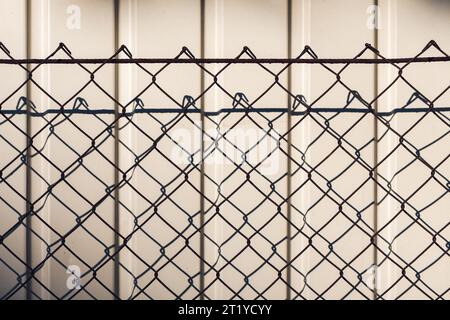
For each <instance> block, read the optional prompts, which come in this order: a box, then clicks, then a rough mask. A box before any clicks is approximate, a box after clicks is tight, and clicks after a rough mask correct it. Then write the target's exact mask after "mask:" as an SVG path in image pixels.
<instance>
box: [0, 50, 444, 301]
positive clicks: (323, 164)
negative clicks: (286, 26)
mask: <svg viewBox="0 0 450 320" xmlns="http://www.w3.org/2000/svg"><path fill="white" fill-rule="evenodd" d="M1 50H2V52H3V54H4V55H5V58H4V59H1V63H0V65H1V66H3V67H5V66H9V67H10V68H13V69H12V70H15V71H16V72H17V73H23V74H24V75H25V76H24V80H22V81H21V82H20V83H19V85H18V86H16V87H13V84H12V85H11V84H9V85H8V82H9V80H8V79H4V80H3V83H6V85H4V86H3V91H2V97H1V100H2V102H1V104H0V108H1V109H0V114H1V120H0V140H1V143H2V146H1V148H2V152H1V161H0V165H1V168H0V188H1V193H0V202H1V212H0V215H1V229H0V249H1V251H0V264H1V265H2V266H1V269H0V270H1V273H2V274H1V278H2V282H3V284H2V291H1V292H0V293H1V294H2V298H3V299H11V298H17V297H22V296H20V295H21V294H26V297H28V298H31V299H44V298H61V299H71V298H80V297H84V298H121V299H124V298H126V299H135V298H149V299H154V298H169V299H199V298H200V299H212V298H214V297H217V296H220V297H223V298H226V299H236V298H237V299H240V298H241V299H249V298H250V299H254V298H256V299H266V298H279V299H285V298H288V299H326V298H330V297H332V298H355V297H356V298H363V299H373V298H375V299H387V298H402V297H407V296H408V294H409V293H410V292H412V291H414V292H418V293H420V294H421V296H422V297H424V298H429V299H445V298H448V297H449V291H450V278H449V275H448V269H449V268H448V267H449V266H450V257H449V249H450V240H449V236H450V227H449V224H450V216H449V214H450V212H449V190H450V182H449V168H450V166H449V165H450V163H449V152H448V150H449V133H450V130H449V129H450V119H449V112H450V106H449V105H446V103H448V102H449V99H448V98H449V96H448V95H449V85H448V84H444V86H443V90H440V92H439V94H437V95H435V96H434V97H430V96H427V94H426V93H424V92H422V91H421V90H420V88H419V87H417V86H415V85H414V84H413V83H412V80H408V79H407V72H408V70H409V69H410V68H412V66H413V65H417V64H419V62H420V65H422V67H423V68H427V67H428V66H429V65H430V64H428V63H427V64H425V63H426V62H430V63H431V62H433V61H434V62H437V61H440V62H439V63H441V64H444V66H445V67H447V66H448V64H449V63H450V62H449V60H450V59H449V56H448V55H447V54H446V53H445V52H443V51H442V50H441V49H440V48H439V46H438V45H437V44H436V43H435V42H433V41H432V42H430V43H429V44H428V45H427V46H426V47H425V48H424V49H423V50H422V51H421V52H420V53H419V54H418V55H416V56H415V57H412V58H407V59H397V60H396V59H387V58H385V57H383V56H382V55H381V54H380V53H379V52H378V51H377V50H376V49H374V48H373V47H371V46H370V45H366V47H365V48H364V49H363V50H362V51H361V52H360V53H358V55H356V56H355V57H354V58H352V59H319V58H318V56H317V55H316V54H315V53H314V52H313V50H312V49H311V48H309V47H306V48H305V49H304V50H303V51H302V52H301V54H300V55H299V56H298V57H296V58H295V59H258V58H257V57H256V56H255V55H254V53H252V52H251V51H250V49H248V48H244V49H243V51H242V52H241V53H240V54H239V55H238V56H237V57H235V58H233V59H216V60H215V59H197V58H195V57H194V56H193V54H192V53H191V52H190V51H189V50H188V49H187V48H183V50H182V51H181V52H180V54H178V55H177V56H176V57H175V58H172V59H133V57H132V56H131V53H130V52H129V51H128V49H127V48H126V47H124V46H123V47H121V48H120V49H119V50H118V52H116V53H115V54H114V55H113V56H112V57H110V58H109V59H103V60H102V59H90V60H88V59H76V58H74V57H73V56H72V54H71V52H70V51H69V50H68V49H67V48H66V46H65V45H63V44H61V45H60V46H59V47H58V48H57V49H56V50H55V51H54V52H53V53H52V54H51V55H50V56H49V57H47V58H46V59H42V60H39V59H34V60H16V59H14V58H13V57H12V55H11V54H10V52H9V51H8V50H7V49H6V47H5V46H3V45H1ZM430 50H434V51H438V52H439V56H438V57H432V58H429V57H425V55H426V53H427V52H429V51H430ZM61 54H63V55H64V57H63V59H58V58H57V55H61ZM367 54H370V55H372V57H371V58H370V59H364V58H363V56H364V55H367ZM120 55H124V56H125V58H123V59H119V56H120ZM373 56H374V57H375V58H374V57H373ZM434 62H433V63H434ZM27 64H28V65H27ZM60 64H62V65H64V66H65V67H68V66H69V67H70V68H72V70H75V69H76V71H67V70H68V69H64V70H65V71H64V72H65V76H62V77H61V79H67V84H66V83H61V84H59V85H60V88H63V89H61V90H65V93H68V95H67V96H68V98H65V99H62V98H60V97H59V96H58V94H59V93H58V92H55V90H50V89H49V88H48V87H47V86H46V85H45V84H42V81H41V80H42V77H41V74H40V72H41V71H42V70H43V69H44V68H50V65H51V66H52V68H53V67H56V65H60ZM242 64H249V65H252V67H254V68H257V70H258V71H257V72H259V73H260V74H262V75H264V76H265V77H267V78H268V79H269V80H268V82H267V83H266V84H267V86H265V87H264V88H256V89H258V90H256V91H258V92H259V94H255V95H254V97H252V99H249V98H248V96H249V95H248V94H247V93H245V91H244V89H242V90H240V92H236V91H232V90H231V89H227V83H229V82H231V81H229V80H228V82H227V81H225V78H224V77H222V76H223V75H224V74H225V73H226V72H227V70H230V69H232V68H233V67H235V66H236V65H242ZM301 64H303V65H315V66H317V68H318V69H320V70H321V72H324V73H326V74H327V75H328V76H329V77H330V79H331V81H330V83H329V84H328V83H327V86H326V87H325V88H324V89H323V90H322V91H321V93H320V94H319V95H318V96H317V97H316V98H315V99H311V100H310V101H307V99H306V98H305V96H303V95H301V94H297V93H295V92H294V90H293V84H292V77H293V73H292V72H293V71H292V68H293V67H294V66H297V65H301ZM358 64H366V65H368V66H370V67H373V68H374V69H376V68H377V67H376V66H380V65H386V66H388V67H389V68H391V69H392V70H394V76H393V78H392V81H390V82H389V83H388V84H387V85H386V86H381V87H380V88H378V90H377V91H376V93H375V94H373V96H372V97H367V96H365V95H364V94H362V93H360V92H359V91H358V87H355V86H354V85H353V84H352V85H349V84H348V83H347V82H346V70H348V69H349V68H352V67H355V65H358ZM92 65H93V66H94V67H93V68H91V66H92ZM174 65H180V66H188V67H189V68H192V69H193V70H195V72H197V73H196V74H199V75H201V78H195V79H200V81H198V83H199V88H198V90H196V92H192V93H184V92H183V94H181V95H180V93H179V92H182V91H183V88H182V86H183V85H185V84H186V83H192V82H193V81H197V80H192V79H189V77H190V75H183V74H182V73H183V72H186V73H189V72H190V71H187V70H186V69H177V70H178V71H177V72H178V73H180V80H179V81H180V83H179V84H178V83H177V81H175V80H174V78H173V77H172V78H170V81H171V83H172V87H177V88H178V89H180V90H179V91H177V94H174V93H173V92H171V91H170V90H168V89H167V88H165V87H164V84H161V83H164V80H163V79H164V76H165V74H166V73H170V72H173V70H171V69H170V68H171V67H172V66H174ZM332 65H337V66H338V68H333V67H332ZM122 66H133V68H135V71H134V72H136V74H139V76H141V75H143V77H144V78H143V79H144V80H142V81H141V83H144V85H143V86H142V88H139V90H137V91H138V93H133V94H132V96H130V97H128V99H126V100H127V102H126V103H123V102H121V99H120V98H119V96H120V94H121V93H120V92H119V91H117V87H118V84H119V83H118V82H117V83H113V84H112V85H111V82H108V83H107V84H105V82H104V81H105V79H106V81H110V80H111V78H114V77H117V76H118V74H120V75H122V70H121V69H120V68H121V67H122ZM111 68H116V69H111ZM45 70H50V69H45ZM104 70H108V71H107V72H106V73H102V72H103V71H104ZM124 70H125V69H124ZM180 70H181V71H180ZM45 72H48V71H44V73H45ZM70 72H81V73H83V74H85V75H86V77H87V80H86V81H85V82H83V83H82V84H79V85H78V86H77V87H74V84H73V83H72V82H71V80H70ZM123 72H127V71H123ZM255 76H256V77H258V75H257V74H255ZM183 77H187V78H188V79H187V80H186V82H183V79H182V78H183ZM234 80H235V79H234ZM359 81H360V82H361V83H362V82H364V81H367V79H363V78H360V79H359ZM428 81H431V79H428ZM11 82H12V80H11ZM399 84H401V85H403V86H405V87H406V88H407V89H408V92H410V93H411V94H410V97H411V98H410V99H409V100H408V101H407V102H406V103H405V104H404V105H402V106H397V107H395V106H389V108H388V109H382V108H381V107H380V105H379V104H380V101H381V100H382V99H383V98H384V97H385V96H387V95H388V94H389V92H390V91H391V90H393V88H394V87H395V86H396V85H399ZM114 86H115V88H116V89H114ZM180 87H181V88H180ZM337 87H339V88H340V89H341V90H344V91H345V93H346V100H345V101H343V102H342V104H341V105H338V106H336V105H335V106H321V105H320V104H321V103H322V101H324V99H325V98H326V97H328V96H330V95H332V94H333V90H334V88H337ZM8 88H12V89H11V90H9V91H8V92H7V94H5V91H7V90H8ZM89 89H93V90H94V91H93V92H95V95H102V96H103V99H104V100H105V101H109V107H108V108H104V107H105V106H97V105H96V106H93V105H92V103H91V102H90V101H89V99H84V98H82V96H83V94H85V92H86V91H87V90H89ZM275 89H276V90H278V92H280V93H281V94H279V95H278V96H276V97H278V98H276V99H277V100H276V101H277V104H276V105H273V106H261V103H263V102H261V101H264V98H265V97H266V96H268V95H270V94H271V93H272V91H273V90H275ZM33 90H34V91H33ZM24 91H25V93H24ZM211 92H216V94H217V92H218V93H219V94H220V95H221V97H222V102H223V103H224V106H223V108H222V106H217V105H214V108H209V109H208V108H207V107H206V104H207V102H208V101H216V100H208V99H209V98H208V97H207V94H208V93H211ZM149 93H152V94H154V95H159V97H160V98H161V97H163V98H166V99H167V101H168V102H169V103H168V104H170V105H171V106H169V107H166V106H158V105H156V106H153V105H152V100H151V99H152V98H151V95H150V96H149V97H150V98H147V99H146V98H145V95H146V94H149ZM244 93H245V94H244ZM17 96H19V98H17ZM33 97H35V99H34V98H33ZM122 100H123V99H122ZM272 101H273V100H272ZM13 103H14V104H15V106H14V107H11V105H12V104H13ZM149 105H150V107H149ZM172 106H173V107H172ZM399 123H400V124H401V125H399ZM243 128H244V129H249V128H250V129H253V130H256V132H258V133H261V134H260V135H257V136H256V138H255V139H254V140H252V141H251V142H250V143H246V144H245V145H241V144H238V143H236V140H235V138H236V137H233V138H231V137H230V136H232V135H233V134H235V133H236V132H240V131H239V130H240V129H243ZM419 128H420V130H421V131H420V132H422V133H423V132H429V133H430V134H429V135H426V136H425V137H424V136H423V134H422V133H420V134H418V133H417V132H418V130H419ZM178 129H182V131H178V133H177V132H176V130H178ZM183 130H184V131H183ZM180 132H181V133H180ZM185 133H186V134H191V135H192V136H193V137H198V138H199V139H200V143H199V144H194V147H191V148H189V147H187V146H186V145H185V144H183V143H181V142H180V141H179V139H180V136H181V137H183V136H184V134H185ZM238 135H239V134H238ZM305 135H306V136H305ZM136 141H139V143H138V144H136V143H135V142H136ZM261 145H266V146H268V147H266V148H265V149H264V152H263V154H261V148H260V147H261ZM174 152H175V153H174ZM256 152H258V155H257V157H256V158H255V157H254V155H255V154H254V153H256ZM232 154H233V155H234V156H232ZM174 155H178V156H179V157H178V159H182V160H183V161H184V162H183V161H177V160H175V159H174ZM218 158H220V161H221V162H220V163H219V164H218V163H217V159H218ZM211 159H213V160H211ZM208 161H211V162H208ZM274 163H275V164H276V166H277V168H276V170H275V172H274V173H273V172H272V173H270V174H269V173H267V171H265V170H266V169H267V168H265V167H267V166H268V167H270V166H271V165H273V164H274ZM330 163H331V164H330ZM394 164H395V165H394ZM161 172H163V174H161ZM350 173H351V174H350ZM404 175H408V176H411V175H414V176H415V177H417V178H416V179H413V180H411V179H409V180H407V185H405V183H402V182H399V179H400V177H401V176H404ZM90 188H91V189H90ZM92 190H96V191H95V192H93V191H92ZM418 199H420V201H419V200H418ZM189 200H190V201H189ZM193 203H194V205H193ZM436 208H437V209H436ZM417 239H419V240H420V241H419V240H417ZM424 239H426V240H424ZM415 240H417V241H419V242H420V243H416V242H415ZM405 241H406V245H405ZM408 243H410V244H411V246H408ZM130 261H131V262H130ZM73 265H76V266H79V267H80V269H81V271H80V270H78V271H77V270H75V269H73V268H72V267H73ZM436 266H441V267H442V268H441V269H437V270H440V271H436V269H434V268H435V267H436ZM374 268H375V269H376V270H387V271H384V272H388V273H389V277H390V280H389V281H387V283H385V284H384V285H383V284H381V285H380V284H379V285H376V286H372V285H371V284H370V281H369V282H368V281H366V280H367V273H368V272H369V271H370V270H373V269H374ZM446 269H447V272H445V270H446ZM77 272H78V273H77ZM436 272H438V279H439V280H438V282H436V280H433V279H434V278H433V277H436ZM439 272H440V274H439ZM377 277H380V278H381V277H382V276H380V273H377V274H376V276H375V278H377ZM61 279H62V280H61ZM66 279H68V280H67V281H68V283H67V286H66ZM218 292H219V293H218Z"/></svg>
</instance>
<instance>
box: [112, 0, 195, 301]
mask: <svg viewBox="0 0 450 320" xmlns="http://www.w3.org/2000/svg"><path fill="white" fill-rule="evenodd" d="M120 42H121V43H124V44H125V45H126V46H127V47H128V48H129V49H130V51H131V52H132V53H133V55H134V56H136V57H159V58H160V57H175V56H176V55H178V54H179V53H180V52H181V50H182V48H183V46H186V47H187V48H189V50H191V51H192V53H193V54H195V55H199V54H200V7H199V1H183V2H180V1H124V2H123V4H122V6H121V24H120ZM187 57H188V56H187V55H186V54H183V55H182V58H187ZM142 67H144V68H145V69H147V71H149V72H150V74H147V73H146V72H145V71H144V70H142V69H141V68H139V67H138V66H121V68H120V101H121V103H122V104H124V105H125V104H127V103H129V102H130V101H132V99H134V98H135V97H138V98H139V99H140V100H142V102H143V105H144V107H145V108H156V109H165V108H178V109H181V105H182V104H183V102H184V96H186V95H189V96H192V97H193V98H194V99H195V98H197V97H198V95H199V93H200V69H199V67H198V66H196V65H180V64H178V65H175V64H174V65H170V66H168V67H167V68H165V69H164V71H162V72H161V73H158V75H157V76H156V84H157V85H159V86H160V88H161V89H159V88H157V87H156V85H155V84H153V85H151V86H150V87H149V88H148V89H146V90H145V91H144V92H143V93H142V94H140V93H141V91H142V90H144V88H145V87H146V86H147V85H149V84H150V83H151V82H152V76H151V74H155V73H156V72H157V71H158V70H159V69H161V68H162V67H163V65H159V64H158V65H155V64H147V65H143V66H142ZM163 91H166V93H164V92H163ZM172 98H173V99H174V100H171V99H172ZM134 106H136V104H135V103H131V104H129V105H128V107H127V110H129V111H130V110H131V109H132V108H133V107H134ZM196 106H197V107H200V104H199V102H197V103H196ZM173 119H177V120H176V124H175V126H172V125H171V124H170V122H171V120H173ZM178 119H179V121H178ZM126 123H128V126H127V127H124V129H123V130H121V131H120V139H121V141H122V142H123V144H121V146H120V154H121V158H120V161H121V167H122V168H124V169H126V168H129V167H131V166H132V165H133V164H134V160H135V155H134V154H136V155H140V154H143V153H145V151H146V150H148V149H149V147H151V146H152V143H153V141H154V140H155V139H157V138H158V137H160V136H161V135H162V136H163V138H162V139H161V140H160V141H159V142H158V145H157V149H154V150H152V151H151V152H150V153H149V154H148V155H147V156H145V157H144V158H143V159H142V160H141V161H140V163H139V166H138V167H137V168H136V170H135V171H134V173H133V176H132V178H131V179H130V180H129V184H128V185H126V186H124V187H123V188H121V191H120V197H121V201H122V205H121V208H120V210H121V233H122V234H123V235H124V236H125V235H127V234H132V238H131V241H130V242H129V243H128V244H127V247H126V248H124V250H123V252H122V254H121V257H123V259H122V260H123V261H122V264H123V267H122V268H121V280H122V281H121V283H122V292H121V296H122V297H123V298H128V297H134V298H138V299H145V298H149V297H151V298H153V299H174V298H177V297H180V298H182V299H192V298H194V297H198V295H199V292H198V291H199V282H200V276H199V268H200V258H199V254H200V253H199V251H200V233H199V231H198V228H199V221H200V220H199V219H200V183H201V182H200V180H201V175H200V167H199V166H194V165H192V164H191V163H189V161H188V153H190V152H192V153H194V152H196V151H197V152H198V151H199V148H200V145H201V144H200V137H201V130H200V128H201V122H200V115H199V114H189V115H187V116H186V117H185V116H182V115H177V114H174V113H170V114H167V113H166V114H161V113H159V114H135V115H134V116H133V118H132V119H131V122H129V119H122V121H121V125H125V124H126ZM163 124H166V125H167V128H170V130H169V131H168V132H167V133H163V131H162V125H163ZM176 142H178V145H177V143H176ZM180 146H181V147H183V148H185V149H186V151H183V150H182V149H181V148H180ZM126 147H128V148H126ZM133 153H134V154H133ZM194 163H197V164H198V163H199V157H198V156H197V157H196V158H195V162H194ZM185 173H188V175H187V178H188V180H189V183H188V182H187V181H185ZM163 187H164V189H165V191H163V189H162V188H163ZM155 208H156V209H157V212H155ZM135 217H137V218H138V219H137V225H136V224H135V222H134V220H135ZM191 218H192V222H190V219H191ZM186 240H188V242H189V245H188V246H186ZM161 249H163V250H164V252H161ZM156 273H157V277H156ZM190 278H192V284H190V283H189V279H190ZM135 280H136V285H134V281H135Z"/></svg>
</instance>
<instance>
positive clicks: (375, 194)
mask: <svg viewBox="0 0 450 320" xmlns="http://www.w3.org/2000/svg"><path fill="white" fill-rule="evenodd" d="M374 5H375V10H376V11H375V18H376V21H375V28H374V35H373V36H374V47H375V49H377V50H378V27H379V18H380V17H379V12H380V11H379V7H378V0H374ZM375 58H377V57H376V56H375ZM373 90H374V99H375V98H376V97H377V95H378V64H374V86H373ZM374 109H375V112H378V99H375V102H374ZM373 121H374V124H373V126H374V127H373V130H374V152H373V155H374V158H373V164H374V188H373V198H374V209H373V231H374V234H373V237H374V238H373V263H374V266H375V268H377V267H378V249H377V238H378V121H377V117H374V119H373ZM374 271H375V272H374V278H375V281H374V286H373V299H374V300H377V297H378V292H377V283H378V279H377V270H376V269H374Z"/></svg>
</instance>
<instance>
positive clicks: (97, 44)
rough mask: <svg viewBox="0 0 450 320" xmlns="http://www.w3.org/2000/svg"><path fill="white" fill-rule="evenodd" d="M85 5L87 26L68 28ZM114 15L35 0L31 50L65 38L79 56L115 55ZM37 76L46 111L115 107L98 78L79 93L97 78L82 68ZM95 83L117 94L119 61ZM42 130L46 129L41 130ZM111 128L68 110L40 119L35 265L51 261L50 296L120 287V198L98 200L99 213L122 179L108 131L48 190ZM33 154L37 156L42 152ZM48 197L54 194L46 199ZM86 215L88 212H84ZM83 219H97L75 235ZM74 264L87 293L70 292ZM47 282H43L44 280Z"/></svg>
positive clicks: (43, 273)
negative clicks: (113, 256) (113, 251)
mask: <svg viewBox="0 0 450 320" xmlns="http://www.w3.org/2000/svg"><path fill="white" fill-rule="evenodd" d="M70 6H71V7H70ZM69 8H71V9H73V10H74V11H71V10H69ZM78 9H79V10H80V13H81V21H80V25H79V29H78V28H77V26H76V22H75V28H74V29H73V28H69V27H70V26H71V25H70V24H69V25H68V21H69V19H70V18H71V17H73V14H76V12H77V10H78ZM68 10H69V11H68ZM100 12H101V14H99V13H100ZM113 12H114V11H113V1H112V0H111V1H100V2H99V1H87V0H79V1H44V0H41V1H33V2H32V3H31V14H32V16H31V23H32V26H31V55H32V56H33V57H42V58H44V57H46V56H47V55H49V54H50V53H51V52H52V51H53V50H55V49H56V48H57V47H58V45H59V43H60V42H63V43H64V44H65V45H66V46H67V47H68V48H69V50H70V51H71V52H72V54H73V56H75V57H99V56H104V57H108V56H110V55H112V53H113V52H114V15H113ZM72 22H73V21H72ZM72 26H73V25H72ZM55 57H60V58H61V57H62V58H67V54H65V53H64V52H62V51H61V50H59V52H58V53H57V54H56V56H55ZM89 68H92V66H90V67H89ZM91 70H92V69H91ZM33 79H34V80H35V81H36V82H37V83H39V85H40V86H42V88H43V89H44V90H45V91H46V92H47V93H48V94H46V93H45V92H44V91H42V90H41V89H39V88H38V87H37V86H36V85H35V84H33V85H32V88H31V90H32V91H31V100H32V101H33V102H34V103H35V105H36V108H37V110H38V111H45V110H47V109H51V108H59V107H60V106H64V108H67V109H70V108H73V107H75V105H76V104H77V101H76V100H75V99H76V98H78V97H82V98H84V99H85V100H86V101H87V103H88V105H89V108H91V109H102V108H106V109H113V108H114V103H113V102H112V101H111V99H110V98H108V97H107V96H106V95H105V94H104V93H102V92H101V91H100V90H99V89H98V88H96V87H95V86H94V85H93V84H92V83H90V84H89V86H88V87H87V88H86V89H85V90H83V91H82V92H79V93H77V91H78V90H79V89H80V88H81V87H82V86H83V85H84V84H85V83H87V82H88V81H89V80H90V75H89V74H88V73H87V72H85V71H84V70H82V69H81V68H79V67H78V66H77V65H58V66H56V65H52V66H40V67H39V68H38V69H37V70H36V71H35V72H34V73H33ZM95 80H96V81H97V82H98V83H99V85H100V86H102V87H103V88H104V89H105V90H106V91H107V92H108V93H109V94H110V95H114V66H112V65H106V66H104V67H102V68H101V69H100V70H99V71H98V72H97V73H96V75H95ZM49 96H51V97H53V98H54V99H55V100H56V101H54V100H52V99H51V98H50V97H49ZM81 108H83V107H81ZM102 120H103V121H106V122H108V123H111V122H112V121H113V116H111V115H108V116H104V117H102ZM48 121H50V122H51V123H52V124H54V126H53V129H54V131H53V134H52V135H50V136H49V133H50V132H51V131H49V130H50V127H49V125H47V122H48ZM76 126H78V128H76ZM42 128H44V129H43V130H42V131H41V129H42ZM105 128H106V126H105V124H104V123H102V121H101V120H99V119H97V118H95V117H93V116H86V115H73V116H71V117H70V119H64V117H63V116H62V115H57V116H55V115H48V116H46V117H42V118H33V120H32V131H33V134H35V133H38V132H40V133H39V134H37V136H36V137H35V139H34V146H35V148H36V149H37V150H42V151H41V152H42V154H39V153H37V154H36V155H35V156H34V157H33V158H32V167H33V169H34V171H33V175H32V197H33V202H35V205H34V207H35V211H36V214H35V216H34V217H33V219H32V220H33V222H32V223H33V229H34V230H35V231H36V232H38V233H39V235H40V236H41V237H42V239H39V238H38V237H34V238H33V266H37V265H38V264H39V263H40V262H41V261H45V264H44V265H43V266H42V268H39V270H38V271H37V273H36V275H35V278H36V280H35V281H33V290H36V291H40V296H41V297H42V298H56V297H68V296H72V295H75V298H91V297H92V296H95V297H96V298H104V299H107V298H111V297H112V293H111V291H110V290H111V288H113V272H112V271H113V262H112V261H111V260H110V259H108V258H107V257H106V253H105V250H106V249H107V248H111V246H113V231H112V230H113V229H111V228H113V221H114V209H113V208H114V200H113V199H112V198H111V197H107V198H106V199H105V201H102V202H101V203H100V204H99V205H98V207H97V208H96V213H95V214H93V211H92V208H93V204H94V203H96V202H97V201H98V200H99V199H101V197H102V196H104V195H105V190H106V188H107V186H110V185H113V183H114V167H113V164H112V163H111V161H109V160H110V159H114V156H113V155H114V141H113V139H112V137H109V138H107V139H106V141H105V142H104V143H101V141H102V139H104V138H105V137H106V136H107V135H108V133H107V132H105V133H104V134H103V135H102V136H101V137H100V138H98V139H96V144H97V148H98V151H99V152H97V151H94V152H92V153H89V155H86V156H85V157H84V159H83V164H82V166H79V167H78V168H77V169H76V170H75V171H74V172H75V173H74V174H67V176H66V177H65V178H64V182H59V183H58V184H57V185H56V186H55V187H54V188H53V189H52V191H51V193H48V192H47V188H48V185H49V183H55V182H58V181H59V180H60V177H61V170H67V169H68V168H73V167H74V166H73V164H74V161H76V159H77V158H78V157H79V155H77V153H79V154H82V153H83V152H85V151H86V150H88V149H89V148H90V147H91V140H92V138H93V137H95V136H97V135H98V134H99V133H100V132H102V131H104V130H105ZM82 131H83V132H84V133H83V132H82ZM85 133H86V134H87V135H86V134H85ZM47 138H49V139H48V140H47ZM66 144H67V145H66ZM71 148H72V149H71ZM33 152H34V153H36V150H33ZM100 152H101V153H103V156H102V155H100ZM70 171H71V170H69V172H70ZM89 171H91V172H92V173H90V172H89ZM93 174H95V175H96V176H97V178H95V177H94V176H93ZM45 194H47V195H48V197H47V196H44V197H43V195H45ZM85 214H87V215H86V216H84V215H85ZM77 216H83V217H87V216H89V218H88V219H87V220H86V221H85V222H83V225H82V226H78V227H76V229H75V230H74V231H73V232H70V230H71V228H73V227H75V226H76V225H77V221H76V218H77ZM102 220H103V221H102ZM66 234H67V235H68V236H67V237H66V238H65V244H64V245H62V243H61V241H60V240H61V238H62V237H64V236H65V235H66ZM95 238H97V239H95ZM50 244H54V245H53V246H52V247H51V250H52V251H51V252H52V257H51V258H48V259H47V258H46V252H47V251H46V250H47V248H48V246H49V245H50ZM77 256H78V257H77ZM103 257H106V258H107V259H106V261H107V262H106V263H105V265H104V266H102V267H101V269H99V270H98V271H97V274H96V275H93V272H92V268H93V267H94V266H96V265H97V264H98V263H100V262H101V259H102V258H103ZM70 265H76V266H78V267H79V268H80V271H81V273H82V275H83V277H82V278H81V285H82V286H84V285H86V287H85V288H84V287H83V288H84V289H85V290H73V291H70V290H69V289H68V287H67V285H66V281H67V279H68V278H69V275H68V274H67V268H68V266H70ZM39 281H40V282H42V285H40V284H39V283H38V282H39ZM105 287H106V288H105ZM107 288H109V289H107ZM66 295H67V296H66ZM91 295H92V296H91Z"/></svg>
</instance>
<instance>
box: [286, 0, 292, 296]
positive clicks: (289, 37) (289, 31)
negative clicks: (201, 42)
mask: <svg viewBox="0 0 450 320" xmlns="http://www.w3.org/2000/svg"><path fill="white" fill-rule="evenodd" d="M291 53H292V0H287V57H288V59H290V58H291V55H292V54H291ZM287 74H288V78H287V88H288V91H289V92H291V91H292V70H291V66H288V69H287ZM287 105H288V110H289V112H288V115H287V117H288V119H287V122H288V123H287V127H288V128H287V129H288V136H287V139H288V141H287V143H288V146H287V147H288V148H287V155H288V158H287V160H288V161H287V212H286V219H287V230H286V237H287V243H286V251H287V252H286V262H287V263H286V266H287V268H286V282H287V286H286V299H287V300H290V299H291V289H290V288H291V221H292V219H291V213H292V212H291V192H292V163H291V155H292V148H291V144H292V134H291V127H292V115H291V111H292V110H291V99H290V96H289V94H288V95H287Z"/></svg>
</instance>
